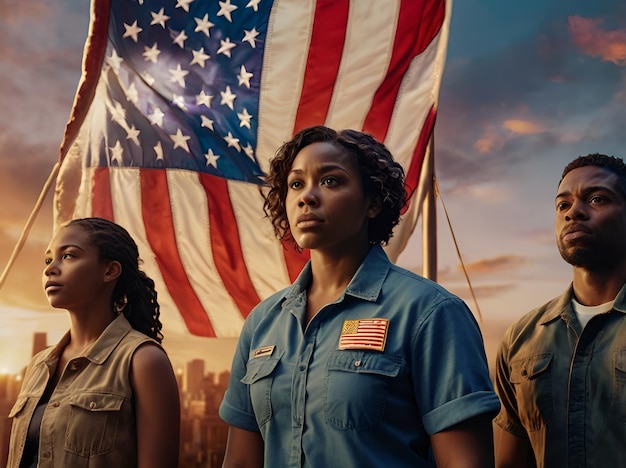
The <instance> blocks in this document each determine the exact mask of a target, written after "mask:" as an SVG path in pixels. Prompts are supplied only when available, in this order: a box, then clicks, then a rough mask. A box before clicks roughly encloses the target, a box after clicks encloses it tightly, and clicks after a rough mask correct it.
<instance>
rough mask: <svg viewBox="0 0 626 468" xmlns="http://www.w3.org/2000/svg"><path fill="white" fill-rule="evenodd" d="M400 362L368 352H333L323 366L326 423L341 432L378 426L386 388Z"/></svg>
mask: <svg viewBox="0 0 626 468" xmlns="http://www.w3.org/2000/svg"><path fill="white" fill-rule="evenodd" d="M402 361H403V360H402V358H401V357H400V356H392V355H386V354H379V353H374V352H371V351H370V352H367V351H335V352H334V353H333V354H332V355H331V357H330V358H329V359H328V364H327V367H326V382H325V386H324V401H325V403H324V412H325V417H326V422H327V423H328V424H330V425H332V426H335V427H336V428H338V429H343V430H351V429H357V430H363V429H373V428H377V427H380V426H381V424H382V422H383V418H384V415H385V406H386V403H387V396H388V393H389V385H390V382H391V380H392V379H393V378H394V377H397V376H398V374H399V373H400V369H401V368H402Z"/></svg>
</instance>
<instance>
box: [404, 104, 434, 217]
mask: <svg viewBox="0 0 626 468" xmlns="http://www.w3.org/2000/svg"><path fill="white" fill-rule="evenodd" d="M436 119H437V111H436V110H435V106H434V105H433V106H431V107H430V109H429V111H428V115H427V116H426V120H425V121H424V125H423V126H422V130H421V132H420V136H419V138H418V140H417V145H416V146H415V150H414V151H413V157H412V158H411V165H410V166H409V168H408V170H407V172H406V191H407V195H408V199H409V201H410V200H411V197H412V196H413V192H414V191H415V189H416V188H417V186H418V184H419V179H420V174H421V173H422V166H423V164H424V157H425V156H426V147H427V146H428V142H429V141H430V139H431V137H432V135H433V131H434V129H435V120H436ZM429 185H430V184H429ZM406 208H408V204H407V207H406Z"/></svg>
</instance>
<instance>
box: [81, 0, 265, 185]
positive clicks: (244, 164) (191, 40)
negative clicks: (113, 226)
mask: <svg viewBox="0 0 626 468" xmlns="http://www.w3.org/2000/svg"><path fill="white" fill-rule="evenodd" d="M271 3H272V2H271V1H269V0H263V1H261V0H244V1H243V2H240V3H239V4H236V3H234V2H233V1H232V0H226V1H219V2H214V1H199V0H196V1H193V0H178V1H176V0H172V1H169V2H154V1H142V0H139V1H119V2H118V1H113V2H111V17H110V21H109V44H108V47H107V54H106V58H105V65H104V67H103V74H104V75H103V77H102V78H104V79H105V80H106V85H107V94H108V98H107V99H106V100H105V101H106V107H107V122H102V123H101V125H103V126H104V127H106V128H103V130H104V134H105V135H108V140H107V142H106V144H105V143H104V142H102V146H101V148H99V154H97V155H93V154H92V155H91V158H88V160H91V163H92V164H95V165H99V166H127V167H128V166H132V167H142V168H179V169H186V170H192V171H199V172H206V173H209V174H213V175H217V176H221V177H226V178H229V179H237V180H245V181H249V182H255V183H259V181H260V179H261V177H262V176H263V172H262V170H261V169H260V167H259V165H258V163H257V158H256V154H255V149H256V142H257V130H258V109H259V89H260V82H261V71H262V70H261V69H262V64H263V49H264V45H265V37H266V33H267V25H268V18H269V14H270V9H271V6H272V5H271ZM265 156H266V157H267V155H265Z"/></svg>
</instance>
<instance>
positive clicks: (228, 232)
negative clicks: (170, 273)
mask: <svg viewBox="0 0 626 468" xmlns="http://www.w3.org/2000/svg"><path fill="white" fill-rule="evenodd" d="M200 183H201V184H202V186H203V187H204V191H205V192H206V196H207V202H208V208H209V226H210V227H211V228H210V234H211V252H212V253H213V260H214V262H215V267H216V268H217V271H218V273H219V275H220V277H221V279H222V282H223V283H224V287H225V288H226V290H227V291H228V294H229V295H230V296H231V297H232V299H233V300H234V301H235V303H236V304H237V307H238V308H239V311H240V312H241V314H242V315H243V316H244V317H247V316H248V314H249V313H250V311H251V310H252V308H253V307H254V306H256V305H257V304H258V303H259V302H261V299H260V298H259V296H258V294H257V293H256V291H255V288H254V284H253V283H252V280H251V279H250V275H249V274H248V268H247V266H246V261H245V259H244V257H243V251H242V249H241V242H240V241H239V229H238V225H237V218H236V217H235V213H234V212H233V206H232V203H231V200H230V197H229V195H228V183H227V181H226V180H225V179H223V178H221V177H215V176H211V175H209V174H203V173H201V174H200Z"/></svg>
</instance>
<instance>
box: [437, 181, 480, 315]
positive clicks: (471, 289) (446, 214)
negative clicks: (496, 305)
mask: <svg viewBox="0 0 626 468" xmlns="http://www.w3.org/2000/svg"><path fill="white" fill-rule="evenodd" d="M433 180H434V185H435V191H436V194H437V196H438V197H439V199H440V200H441V206H442V207H443V213H444V215H445V217H446V221H447V222H448V228H450V234H451V235H452V242H453V243H454V248H455V249H456V254H457V256H458V257H459V261H460V262H461V268H462V269H463V274H464V275H465V280H466V281H467V285H468V286H469V290H470V294H471V295H472V299H473V300H474V305H475V306H476V312H477V313H478V323H480V324H482V323H483V314H482V312H481V311H480V306H479V305H478V300H477V299H476V294H475V293H474V287H473V286H472V282H471V281H470V278H469V274H468V273H467V269H466V268H465V263H463V257H461V250H460V249H459V244H458V243H457V241H456V236H455V235H454V230H453V229H452V222H451V221H450V216H448V210H447V209H446V204H445V203H444V201H443V197H442V196H441V192H440V191H439V184H438V183H437V178H436V177H433Z"/></svg>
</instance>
